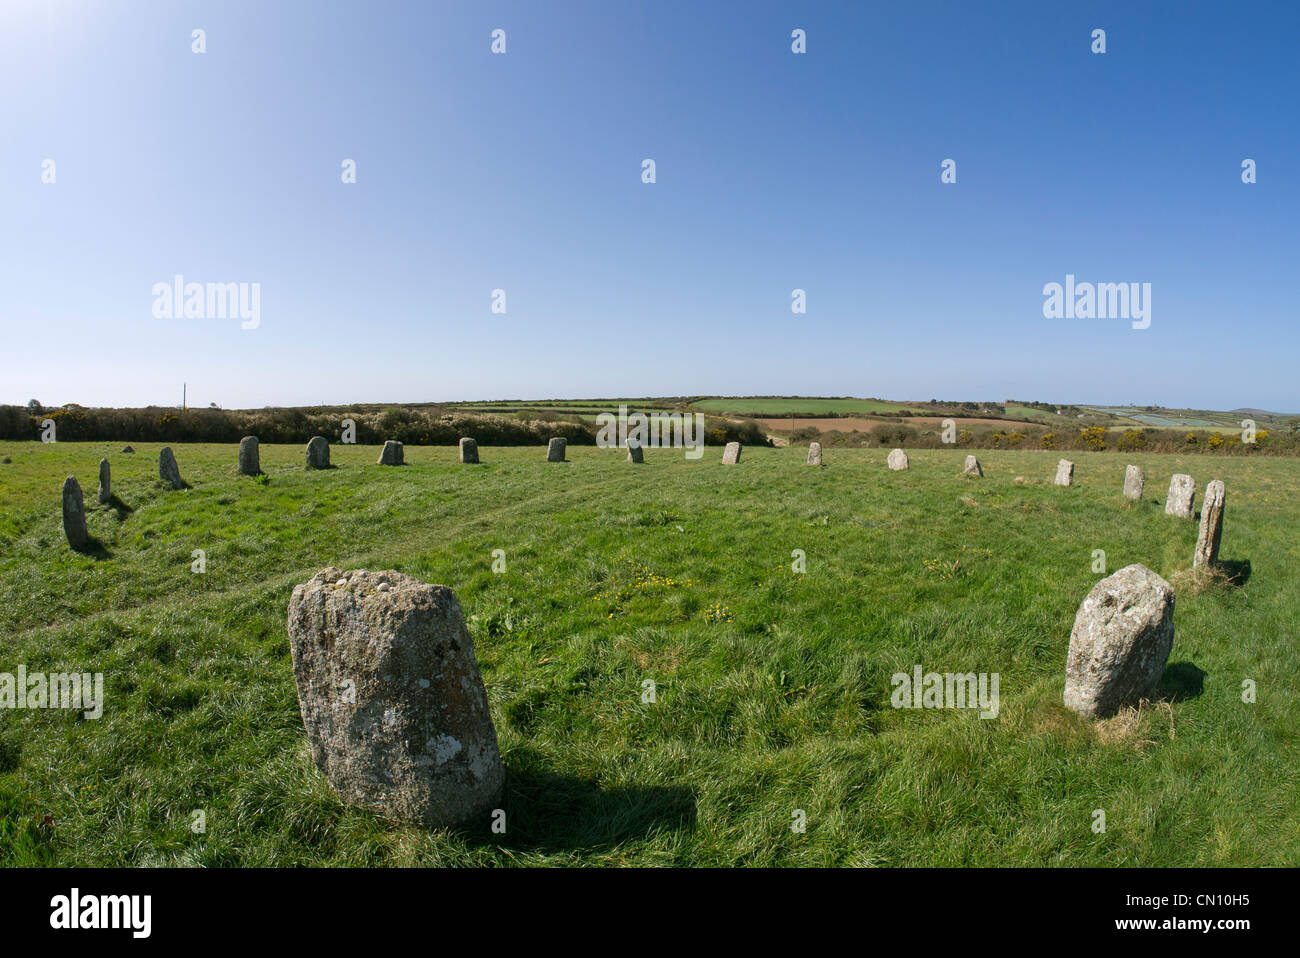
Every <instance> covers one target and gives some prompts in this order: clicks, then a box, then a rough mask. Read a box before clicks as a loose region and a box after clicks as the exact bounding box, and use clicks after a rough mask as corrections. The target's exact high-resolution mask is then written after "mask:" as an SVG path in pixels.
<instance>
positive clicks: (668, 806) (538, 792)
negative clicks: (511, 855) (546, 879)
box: [476, 759, 696, 852]
mask: <svg viewBox="0 0 1300 958" xmlns="http://www.w3.org/2000/svg"><path fill="white" fill-rule="evenodd" d="M501 806H502V808H504V809H505V811H506V815H507V822H508V824H507V829H506V833H505V834H504V835H492V834H484V835H482V836H481V840H482V842H483V843H484V844H490V845H493V846H505V847H513V848H518V849H520V850H544V851H548V852H555V851H566V850H568V851H578V850H591V849H599V848H610V847H613V846H616V845H619V844H622V843H624V842H628V841H635V840H637V839H643V838H647V837H648V836H650V835H652V834H655V833H663V832H672V831H679V830H686V831H691V830H693V829H694V828H695V816H696V813H695V793H694V792H693V791H692V790H691V789H689V788H687V787H685V786H679V785H674V786H645V787H631V788H628V787H602V786H601V784H600V783H599V782H597V781H595V780H593V779H586V778H577V777H575V776H572V775H561V774H557V773H555V772H552V771H549V770H547V769H545V768H543V767H541V766H540V765H539V764H538V762H537V761H536V760H535V759H524V760H523V761H511V762H508V763H507V767H506V785H505V793H504V794H503V796H502V799H501ZM476 837H480V836H476Z"/></svg>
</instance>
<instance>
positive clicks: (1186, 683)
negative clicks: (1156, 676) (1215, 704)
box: [1155, 662, 1206, 703]
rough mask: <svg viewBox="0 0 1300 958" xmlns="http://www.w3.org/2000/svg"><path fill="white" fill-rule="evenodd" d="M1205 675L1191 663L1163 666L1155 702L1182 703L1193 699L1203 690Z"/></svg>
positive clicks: (1175, 663) (1174, 663)
mask: <svg viewBox="0 0 1300 958" xmlns="http://www.w3.org/2000/svg"><path fill="white" fill-rule="evenodd" d="M1205 675H1206V673H1205V672H1203V671H1202V670H1201V669H1198V668H1197V667H1196V666H1195V665H1193V664H1192V663H1191V662H1173V663H1171V664H1169V665H1167V666H1165V674H1164V675H1162V676H1161V677H1160V685H1159V686H1158V687H1157V689H1156V696H1155V698H1156V701H1157V702H1169V703H1174V702H1182V701H1184V700H1185V699H1194V698H1196V697H1197V696H1198V695H1200V694H1201V693H1202V692H1203V691H1204V690H1205Z"/></svg>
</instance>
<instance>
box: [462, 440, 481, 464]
mask: <svg viewBox="0 0 1300 958" xmlns="http://www.w3.org/2000/svg"><path fill="white" fill-rule="evenodd" d="M460 461H461V462H462V463H466V464H468V465H477V463H478V440H477V439H470V438H469V437H468V436H466V437H465V438H464V439H462V440H461V441H460Z"/></svg>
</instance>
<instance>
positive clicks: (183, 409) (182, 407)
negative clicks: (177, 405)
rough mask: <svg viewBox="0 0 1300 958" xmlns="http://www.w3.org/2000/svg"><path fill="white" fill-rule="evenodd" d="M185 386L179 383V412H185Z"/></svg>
mask: <svg viewBox="0 0 1300 958" xmlns="http://www.w3.org/2000/svg"><path fill="white" fill-rule="evenodd" d="M186 386H187V384H186V383H181V412H184V411H185V388H186Z"/></svg>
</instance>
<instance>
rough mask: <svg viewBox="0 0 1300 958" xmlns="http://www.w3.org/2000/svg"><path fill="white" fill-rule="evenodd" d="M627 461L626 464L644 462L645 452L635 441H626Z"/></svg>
mask: <svg viewBox="0 0 1300 958" xmlns="http://www.w3.org/2000/svg"><path fill="white" fill-rule="evenodd" d="M627 461H628V462H645V450H644V449H642V448H641V443H639V442H637V441H636V440H635V439H629V440H628V441H627Z"/></svg>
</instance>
